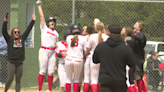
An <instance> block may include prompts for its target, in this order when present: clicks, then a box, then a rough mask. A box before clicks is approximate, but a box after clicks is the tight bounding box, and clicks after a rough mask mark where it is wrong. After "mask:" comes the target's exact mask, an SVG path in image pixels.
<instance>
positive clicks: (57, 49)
mask: <svg viewBox="0 0 164 92" xmlns="http://www.w3.org/2000/svg"><path fill="white" fill-rule="evenodd" d="M57 44H58V47H57V48H56V49H55V52H56V57H58V58H62V57H63V56H62V54H61V53H60V50H59V48H60V44H59V43H57Z"/></svg>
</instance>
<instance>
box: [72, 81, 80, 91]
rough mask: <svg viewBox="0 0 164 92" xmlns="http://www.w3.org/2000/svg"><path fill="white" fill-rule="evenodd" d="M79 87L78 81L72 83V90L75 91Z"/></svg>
mask: <svg viewBox="0 0 164 92" xmlns="http://www.w3.org/2000/svg"><path fill="white" fill-rule="evenodd" d="M78 88H79V83H73V92H77V91H78Z"/></svg>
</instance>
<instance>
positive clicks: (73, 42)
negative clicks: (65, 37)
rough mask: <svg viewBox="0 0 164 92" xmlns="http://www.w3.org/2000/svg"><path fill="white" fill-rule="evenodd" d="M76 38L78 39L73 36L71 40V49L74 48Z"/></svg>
mask: <svg viewBox="0 0 164 92" xmlns="http://www.w3.org/2000/svg"><path fill="white" fill-rule="evenodd" d="M77 38H78V34H76V35H74V37H73V40H72V42H71V47H75V44H76V40H77Z"/></svg>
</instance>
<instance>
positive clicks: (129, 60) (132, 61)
mask: <svg viewBox="0 0 164 92" xmlns="http://www.w3.org/2000/svg"><path fill="white" fill-rule="evenodd" d="M126 61H127V65H128V66H129V67H130V68H134V67H135V66H136V62H135V57H134V53H133V51H132V50H131V48H130V47H129V50H128V52H127V56H126Z"/></svg>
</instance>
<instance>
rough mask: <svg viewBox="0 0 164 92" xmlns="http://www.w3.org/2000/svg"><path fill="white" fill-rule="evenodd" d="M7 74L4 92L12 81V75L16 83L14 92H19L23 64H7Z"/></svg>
mask: <svg viewBox="0 0 164 92" xmlns="http://www.w3.org/2000/svg"><path fill="white" fill-rule="evenodd" d="M7 73H8V78H7V83H6V85H5V92H7V90H8V89H9V87H10V85H11V83H12V81H13V79H14V75H16V76H15V81H16V85H15V90H16V92H20V80H21V77H22V73H23V63H22V62H21V63H11V62H8V64H7Z"/></svg>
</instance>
